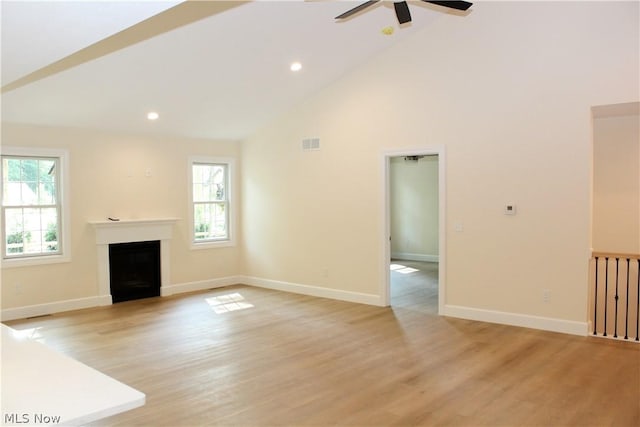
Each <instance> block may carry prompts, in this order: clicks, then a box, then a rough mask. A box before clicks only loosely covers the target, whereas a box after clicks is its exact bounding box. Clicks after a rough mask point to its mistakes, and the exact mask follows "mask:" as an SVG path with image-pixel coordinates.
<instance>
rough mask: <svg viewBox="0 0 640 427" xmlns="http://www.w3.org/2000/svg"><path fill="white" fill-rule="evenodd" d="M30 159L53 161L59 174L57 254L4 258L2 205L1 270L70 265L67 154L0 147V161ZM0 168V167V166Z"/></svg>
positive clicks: (1, 197)
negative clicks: (61, 264) (52, 159)
mask: <svg viewBox="0 0 640 427" xmlns="http://www.w3.org/2000/svg"><path fill="white" fill-rule="evenodd" d="M5 156H7V157H31V158H46V157H49V158H56V160H57V167H58V168H59V172H58V175H57V178H58V183H57V184H58V185H57V186H58V195H57V204H56V205H57V206H56V207H57V209H58V227H59V230H58V252H57V253H52V254H33V255H31V254H29V255H24V256H12V257H9V258H6V257H5V254H6V247H5V245H6V236H4V231H5V217H4V210H5V209H4V204H3V205H2V209H0V212H1V215H2V220H1V221H0V223H1V225H0V226H1V227H2V235H3V239H2V244H1V250H2V256H1V257H0V259H1V261H0V262H1V265H2V268H12V267H23V266H30V265H41V264H55V263H62V262H70V261H71V243H70V242H71V232H70V228H71V220H70V212H69V211H70V203H69V168H70V161H69V151H68V150H65V149H55V148H33V147H11V146H2V147H0V157H5ZM0 168H1V165H0ZM3 191H4V185H2V186H0V200H3V199H4V195H3Z"/></svg>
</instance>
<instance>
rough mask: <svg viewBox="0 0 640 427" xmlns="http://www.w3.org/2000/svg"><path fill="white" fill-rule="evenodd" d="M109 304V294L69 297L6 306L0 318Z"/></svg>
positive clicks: (11, 318)
mask: <svg viewBox="0 0 640 427" xmlns="http://www.w3.org/2000/svg"><path fill="white" fill-rule="evenodd" d="M110 304H111V296H108V297H88V298H79V299H70V300H65V301H56V302H50V303H46V304H36V305H27V306H24V307H16V308H7V309H4V310H2V312H1V314H0V318H1V319H2V321H3V322H4V321H8V320H15V319H26V318H28V317H34V316H45V315H47V314H54V313H61V312H63V311H71V310H80V309H83V308H92V307H97V306H102V305H110Z"/></svg>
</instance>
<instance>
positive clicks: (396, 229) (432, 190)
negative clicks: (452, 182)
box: [389, 156, 439, 262]
mask: <svg viewBox="0 0 640 427" xmlns="http://www.w3.org/2000/svg"><path fill="white" fill-rule="evenodd" d="M389 178H390V179H389V181H390V183H389V184H390V201H389V202H390V210H391V218H390V219H391V221H390V222H391V257H392V258H397V259H407V260H415V261H433V262H437V261H438V224H439V223H438V157H437V156H426V157H422V158H421V159H418V160H417V161H407V160H405V159H404V157H392V158H391V160H390V171H389Z"/></svg>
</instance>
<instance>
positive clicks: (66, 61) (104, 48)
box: [1, 0, 248, 93]
mask: <svg viewBox="0 0 640 427" xmlns="http://www.w3.org/2000/svg"><path fill="white" fill-rule="evenodd" d="M245 3H248V1H235V0H232V1H210V0H187V1H185V2H183V3H180V4H178V5H176V6H174V7H172V8H170V9H167V10H165V11H164V12H161V13H159V14H157V15H154V16H152V17H150V18H148V19H145V20H144V21H141V22H139V23H138V24H135V25H133V26H131V27H129V28H127V29H125V30H122V31H120V32H118V33H115V34H113V35H112V36H109V37H107V38H105V39H103V40H100V41H98V42H96V43H94V44H92V45H90V46H87V47H85V48H84V49H81V50H79V51H77V52H75V53H72V54H71V55H69V56H66V57H64V58H62V59H60V60H59V61H56V62H54V63H52V64H49V65H47V66H45V67H42V68H40V69H38V70H36V71H34V72H32V73H30V74H27V75H26V76H24V77H22V78H19V79H18V80H14V81H13V82H11V83H9V84H6V85H5V86H2V92H1V93H6V92H9V91H12V90H14V89H18V88H20V87H22V86H25V85H28V84H31V83H33V82H36V81H38V80H41V79H43V78H45V77H50V76H52V75H54V74H57V73H60V72H62V71H65V70H68V69H70V68H73V67H77V66H78V65H81V64H84V63H85V62H89V61H92V60H94V59H97V58H100V57H102V56H105V55H108V54H110V53H113V52H116V51H118V50H121V49H124V48H126V47H129V46H132V45H134V44H136V43H140V42H142V41H144V40H147V39H150V38H152V37H155V36H157V35H160V34H163V33H166V32H168V31H171V30H174V29H176V28H179V27H182V26H184V25H187V24H191V23H193V22H196V21H199V20H201V19H204V18H207V17H209V16H212V15H216V14H218V13H221V12H224V11H226V10H229V9H232V8H234V7H238V6H240V5H243V4H245Z"/></svg>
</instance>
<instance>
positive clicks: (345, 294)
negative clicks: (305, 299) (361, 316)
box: [240, 277, 383, 306]
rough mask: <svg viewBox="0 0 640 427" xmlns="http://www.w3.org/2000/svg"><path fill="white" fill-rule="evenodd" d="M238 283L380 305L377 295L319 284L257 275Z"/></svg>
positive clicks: (380, 301)
mask: <svg viewBox="0 0 640 427" xmlns="http://www.w3.org/2000/svg"><path fill="white" fill-rule="evenodd" d="M240 278H241V279H243V280H242V281H241V282H240V283H243V284H246V285H249V286H255V287H259V288H266V289H273V290H276V291H284V292H291V293H294V294H302V295H309V296H314V297H320V298H330V299H335V300H340V301H348V302H355V303H360V304H368V305H377V306H382V305H383V304H382V300H381V298H380V296H379V295H374V294H363V293H360V292H351V291H342V290H340V289H331V288H322V287H319V286H312V285H302V284H299V283H291V282H283V281H280V280H271V279H262V278H259V277H240Z"/></svg>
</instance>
